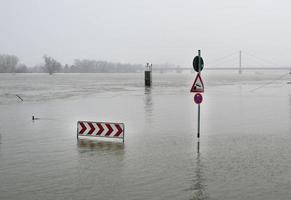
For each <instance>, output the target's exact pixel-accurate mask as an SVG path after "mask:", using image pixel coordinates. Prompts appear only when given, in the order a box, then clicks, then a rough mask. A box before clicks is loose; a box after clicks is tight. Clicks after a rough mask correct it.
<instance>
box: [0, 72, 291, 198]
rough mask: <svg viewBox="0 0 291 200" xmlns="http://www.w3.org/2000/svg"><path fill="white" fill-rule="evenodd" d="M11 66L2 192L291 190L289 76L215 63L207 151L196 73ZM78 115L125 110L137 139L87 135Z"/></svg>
mask: <svg viewBox="0 0 291 200" xmlns="http://www.w3.org/2000/svg"><path fill="white" fill-rule="evenodd" d="M0 76H1V79H0V83H1V84H0V102H1V105H0V109H1V113H0V122H1V124H0V199H32V200H33V199H127V200H131V199H200V200H202V199H291V192H290V188H291V170H290V169H291V168H290V166H291V157H290V155H291V145H290V141H291V135H290V134H291V125H290V124H291V94H290V91H291V90H290V85H288V84H286V82H287V81H290V77H288V76H285V77H284V78H283V79H281V80H277V78H278V77H280V76H282V74H280V73H278V74H275V75H273V74H268V73H266V74H252V73H249V74H244V75H243V76H238V75H236V74H234V73H229V72H228V73H214V72H207V71H206V72H205V73H204V74H203V78H204V81H205V85H206V93H205V94H204V102H203V103H202V105H201V114H202V115H201V117H202V119H201V122H202V124H201V141H200V144H199V145H200V146H199V153H198V143H197V139H196V138H195V136H196V120H197V118H196V112H197V110H196V109H197V108H196V106H195V105H194V104H193V100H192V98H193V95H192V94H190V93H189V90H190V87H191V84H192V81H193V77H194V74H154V75H153V83H154V85H153V87H152V88H144V85H143V84H144V82H143V74H57V75H54V76H48V75H45V74H37V75H35V74H25V75H19V74H16V75H2V74H1V75H0ZM270 81H273V83H271V84H270ZM264 84H265V86H263V87H262V85H264ZM256 88H259V89H256ZM254 89H256V90H254ZM15 94H19V95H20V96H21V97H22V98H23V99H24V102H20V101H19V100H18V99H17V98H15ZM32 114H34V115H35V116H36V117H39V118H40V119H39V120H37V121H34V122H32V121H31V116H32ZM78 120H93V121H117V122H124V123H125V126H126V128H125V144H122V143H120V142H119V141H103V140H102V141H100V140H98V139H96V138H95V139H93V140H88V139H80V140H79V141H77V139H76V123H77V121H78Z"/></svg>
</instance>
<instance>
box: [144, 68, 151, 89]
mask: <svg viewBox="0 0 291 200" xmlns="http://www.w3.org/2000/svg"><path fill="white" fill-rule="evenodd" d="M144 81H145V86H148V87H150V86H151V85H152V64H149V63H147V65H146V70H145V72H144Z"/></svg>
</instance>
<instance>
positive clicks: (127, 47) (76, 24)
mask: <svg viewBox="0 0 291 200" xmlns="http://www.w3.org/2000/svg"><path fill="white" fill-rule="evenodd" d="M290 9H291V3H290V1H287V0H278V1H272V0H245V1H237V0H221V1H214V0H205V1H196V0H158V1H156V0H147V1H135V0H123V1H113V0H97V1H93V0H86V1H83V0H50V1H40V0H25V1H22V0H1V1H0V24H1V35H0V36H1V37H0V44H1V46H0V53H8V54H15V55H17V56H19V58H20V60H21V62H23V63H25V64H27V65H30V66H31V65H35V64H38V63H40V62H42V56H43V55H44V54H47V55H50V56H52V57H54V58H56V59H57V60H59V61H60V62H62V63H63V64H66V63H67V64H72V63H73V60H74V59H76V58H80V59H82V58H88V59H97V60H107V61H114V62H123V63H140V64H144V63H146V62H152V63H165V62H168V63H172V64H176V65H181V66H189V65H191V60H192V59H193V56H194V55H195V54H196V53H197V49H201V50H202V55H203V57H204V60H205V63H206V64H209V65H211V67H215V66H216V63H215V62H211V61H212V60H215V59H216V58H219V57H221V56H225V55H227V54H229V53H232V52H236V51H239V50H240V49H241V50H243V52H246V53H253V54H255V55H257V56H259V57H261V58H265V59H268V60H270V61H273V62H274V63H276V64H275V65H278V66H290V64H291V63H290V59H289V57H290V56H289V52H291V45H290V42H289V38H290V37H289V36H290V35H291V28H290V24H291V14H290ZM243 64H244V66H247V65H255V66H256V67H260V66H259V64H258V63H253V62H252V61H250V60H249V61H248V60H244V63H243ZM230 65H232V66H233V65H236V66H237V65H238V60H233V61H232V62H231V63H230ZM275 65H274V66H273V67H276V66H275ZM270 67H272V66H270Z"/></svg>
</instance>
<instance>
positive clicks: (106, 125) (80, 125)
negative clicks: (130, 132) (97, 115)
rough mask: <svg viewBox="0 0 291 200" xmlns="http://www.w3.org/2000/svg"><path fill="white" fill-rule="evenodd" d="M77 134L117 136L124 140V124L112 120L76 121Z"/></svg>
mask: <svg viewBox="0 0 291 200" xmlns="http://www.w3.org/2000/svg"><path fill="white" fill-rule="evenodd" d="M79 136H93V137H107V138H119V139H122V141H123V142H124V124H123V123H113V122H90V121H78V122H77V138H79Z"/></svg>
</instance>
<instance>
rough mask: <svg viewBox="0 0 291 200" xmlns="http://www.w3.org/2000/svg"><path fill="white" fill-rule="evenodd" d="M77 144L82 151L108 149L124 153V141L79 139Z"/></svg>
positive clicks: (102, 150)
mask: <svg viewBox="0 0 291 200" xmlns="http://www.w3.org/2000/svg"><path fill="white" fill-rule="evenodd" d="M77 145H78V149H79V152H80V153H85V152H88V151H101V152H104V151H106V152H111V153H117V154H124V144H123V143H117V142H107V141H97V140H90V139H79V140H77Z"/></svg>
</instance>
